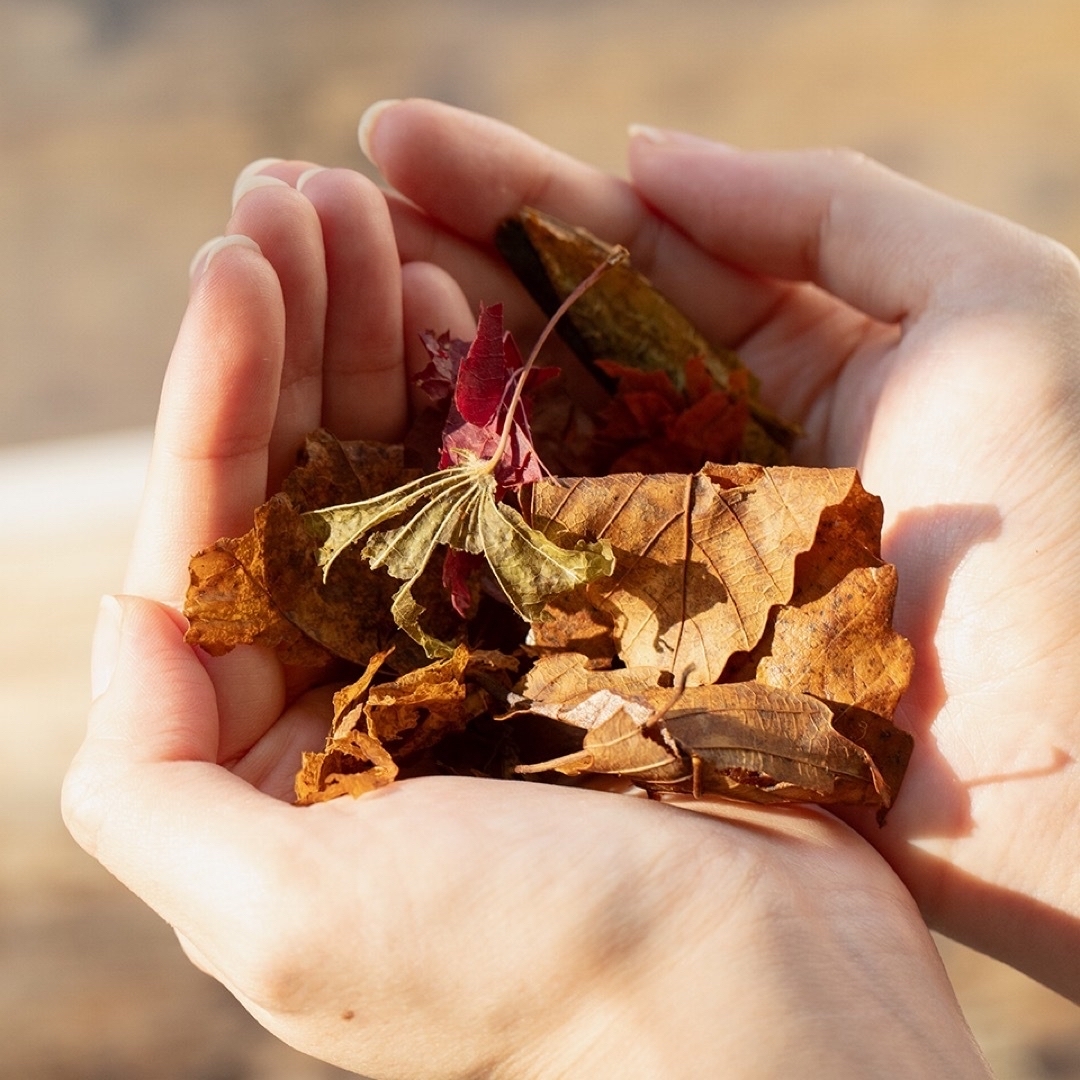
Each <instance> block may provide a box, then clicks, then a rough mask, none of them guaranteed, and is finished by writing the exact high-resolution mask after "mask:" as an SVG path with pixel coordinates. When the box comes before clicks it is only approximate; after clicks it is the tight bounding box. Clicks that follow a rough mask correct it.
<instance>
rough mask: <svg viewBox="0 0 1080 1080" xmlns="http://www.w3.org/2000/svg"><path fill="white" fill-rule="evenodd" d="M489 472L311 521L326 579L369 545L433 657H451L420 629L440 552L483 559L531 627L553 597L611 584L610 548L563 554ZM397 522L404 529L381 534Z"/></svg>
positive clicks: (474, 466) (449, 474) (418, 483)
mask: <svg viewBox="0 0 1080 1080" xmlns="http://www.w3.org/2000/svg"><path fill="white" fill-rule="evenodd" d="M486 465H487V463H486V462H483V461H478V460H473V461H469V462H467V463H465V464H463V465H458V466H456V467H454V468H452V469H444V470H442V471H440V472H437V473H434V474H432V475H430V476H425V477H421V478H420V479H419V480H414V481H412V482H411V483H409V484H405V485H404V486H402V487H400V488H397V489H396V490H394V491H389V492H387V493H386V494H384V495H378V496H376V497H375V498H373V499H366V500H364V501H363V502H358V503H350V504H346V505H343V506H331V507H327V508H325V509H323V510H317V511H314V512H313V513H312V514H310V515H309V517H311V518H318V519H319V520H320V521H322V522H323V523H324V525H325V527H326V528H327V530H328V534H327V537H326V539H325V540H324V541H323V544H322V547H321V548H320V551H319V565H320V566H321V567H322V568H323V576H324V579H325V577H326V576H327V575H328V574H329V573H330V569H331V567H332V566H333V563H334V560H335V559H336V558H337V557H338V555H340V554H341V552H342V551H344V550H345V549H346V548H347V547H349V546H350V545H352V544H357V543H360V542H361V541H364V547H363V552H362V554H363V557H364V559H365V560H367V562H368V563H369V564H370V565H371V566H373V567H384V568H385V569H386V571H387V572H388V573H389V574H390V575H391V576H393V577H396V578H400V579H402V580H403V582H404V584H403V585H402V586H401V588H400V589H398V591H397V592H396V593H395V594H394V599H393V603H392V606H391V614H392V615H393V617H394V621H395V623H397V625H398V626H400V627H401V628H402V630H404V631H405V632H406V633H407V634H408V635H409V636H410V637H411V638H412V639H413V640H414V641H416V642H418V643H419V644H420V645H422V646H423V648H424V650H425V651H426V652H427V653H428V655H429V656H445V655H447V654H448V653H449V652H450V651H452V647H451V646H450V645H449V644H448V643H446V642H444V641H440V640H439V639H437V638H434V637H432V636H431V635H429V634H428V633H427V632H426V631H425V630H424V629H423V628H422V627H421V625H420V618H421V616H422V615H423V611H424V609H423V607H422V606H421V605H420V604H419V603H418V602H417V601H416V599H415V598H414V597H413V594H412V589H413V586H414V585H415V584H416V582H417V580H418V579H419V577H420V575H421V574H422V573H423V572H424V570H425V568H426V567H427V564H428V562H429V561H430V559H431V556H432V554H433V553H434V552H435V550H436V548H438V547H441V546H446V547H452V548H455V549H456V550H458V551H468V552H471V553H472V554H474V555H476V554H480V553H483V555H484V557H485V558H486V559H487V562H488V565H489V566H490V567H491V570H492V573H493V574H494V575H495V578H496V580H497V581H498V582H499V584H500V585H501V586H502V589H503V592H505V594H506V597H507V599H508V600H509V601H510V603H511V604H512V605H513V607H514V609H515V610H516V611H517V612H518V614H519V615H521V616H522V618H524V619H527V620H532V619H534V618H537V617H538V616H539V615H540V612H541V610H542V608H543V606H544V604H545V603H546V602H547V601H548V600H549V599H551V597H553V596H556V595H558V594H559V593H563V592H567V591H569V590H570V589H574V588H576V587H577V586H579V585H583V584H586V583H587V582H590V581H595V580H597V579H598V578H601V577H607V576H609V575H610V574H611V573H612V572H613V571H614V569H615V560H614V556H613V555H612V550H611V545H610V544H608V543H607V542H606V541H601V542H600V543H594V544H587V543H584V542H580V543H579V544H578V545H577V546H576V547H574V548H562V547H559V546H558V545H557V544H555V543H554V542H553V541H551V540H549V539H548V538H547V537H546V536H545V535H544V534H543V533H541V532H538V531H537V530H536V529H533V528H532V527H531V526H529V525H528V524H527V523H526V521H525V519H524V518H523V517H522V516H521V514H519V513H518V512H517V511H516V510H514V509H513V508H512V507H509V506H506V505H504V504H502V503H498V502H496V501H495V478H494V476H493V475H492V472H491V470H490V469H489V468H487V467H486ZM405 515H407V516H405ZM402 517H404V520H400V519H401V518H402ZM391 522H399V523H397V524H392V525H391V527H390V528H380V526H383V525H386V524H388V523H391Z"/></svg>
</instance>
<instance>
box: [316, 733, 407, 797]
mask: <svg viewBox="0 0 1080 1080" xmlns="http://www.w3.org/2000/svg"><path fill="white" fill-rule="evenodd" d="M397 774H398V767H397V765H396V763H395V762H394V759H393V758H392V757H391V756H390V754H389V753H387V751H386V750H385V749H384V748H383V747H382V746H381V745H380V743H379V741H378V739H373V738H371V737H370V736H369V735H365V734H364V733H363V732H360V731H352V732H349V734H348V735H347V736H345V737H344V738H343V739H340V740H337V741H336V742H335V743H334V746H333V748H332V749H328V750H326V751H322V752H320V753H305V754H304V756H303V760H302V762H301V765H300V771H299V772H298V773H297V774H296V781H295V790H296V802H297V803H298V805H300V806H311V805H312V804H313V803H319V802H328V801H329V800H330V799H336V798H337V797H338V796H339V795H352V796H353V797H358V796H360V795H365V794H367V793H368V792H369V791H375V790H376V789H377V788H381V787H386V786H387V784H390V783H392V782H393V781H394V779H395V778H396V776H397Z"/></svg>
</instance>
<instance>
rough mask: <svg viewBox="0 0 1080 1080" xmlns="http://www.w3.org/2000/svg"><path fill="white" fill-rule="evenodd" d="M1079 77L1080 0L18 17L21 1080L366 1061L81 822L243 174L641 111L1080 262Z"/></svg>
mask: <svg viewBox="0 0 1080 1080" xmlns="http://www.w3.org/2000/svg"><path fill="white" fill-rule="evenodd" d="M1078 61H1080V6H1078V5H1076V4H1075V2H1074V0H1034V2H1031V3H1028V4H1017V3H1015V2H1014V0H948V2H943V0H934V2H931V0H894V2H875V0H772V2H767V3H762V2H760V0H684V2H682V3H680V4H670V3H669V4H663V5H660V4H647V3H643V2H639V0H576V2H575V3H569V2H567V0H549V2H548V3H545V4H542V5H530V4H526V3H522V2H517V3H514V2H499V0H469V2H464V3H455V4H448V3H445V2H444V0H396V2H393V3H391V2H389V0H309V2H308V3H305V4H296V3H291V2H287V0H190V2H185V3H179V2H177V3H169V2H168V0H94V2H91V0H84V2H81V3H80V2H76V0H0V159H2V162H3V170H2V179H0V565H3V566H4V567H5V571H6V572H5V574H4V581H3V585H2V590H3V592H2V597H3V610H4V614H5V618H4V619H3V620H2V621H0V760H2V761H3V762H4V763H5V784H4V791H3V794H2V795H0V1075H2V1076H5V1077H6V1076H11V1077H20V1078H22V1080H45V1078H49V1080H67V1078H71V1080H105V1078H108V1080H128V1078H130V1080H246V1078H251V1080H278V1078H282V1080H284V1078H286V1077H287V1078H290V1080H308V1078H323V1077H330V1076H336V1075H342V1074H339V1073H338V1072H337V1071H336V1070H333V1069H330V1068H329V1067H324V1066H322V1065H320V1064H318V1063H316V1062H312V1061H310V1060H309V1059H306V1058H303V1057H301V1056H300V1055H297V1054H295V1053H293V1052H292V1051H290V1050H288V1049H287V1048H285V1047H283V1046H281V1045H280V1044H279V1043H277V1042H276V1041H275V1040H274V1039H272V1038H271V1037H270V1036H268V1035H265V1034H264V1033H263V1032H262V1031H261V1030H260V1029H259V1028H258V1027H257V1026H256V1025H255V1024H254V1023H253V1022H252V1021H250V1020H249V1019H248V1018H247V1016H246V1014H244V1013H243V1012H242V1011H241V1010H240V1009H239V1007H238V1006H236V1005H235V1003H234V1002H233V1001H232V999H231V998H229V996H228V995H227V994H226V993H225V992H224V991H222V990H220V989H219V988H218V987H217V986H216V985H215V984H214V983H212V982H211V981H210V980H209V979H207V978H205V977H204V976H202V975H200V974H199V973H198V972H196V971H195V970H194V969H193V968H191V967H190V965H188V963H187V961H186V960H184V958H183V957H182V956H181V954H180V952H179V949H178V947H177V946H176V944H175V942H174V941H173V939H172V937H171V934H170V932H169V931H168V929H167V928H165V927H164V926H162V925H161V924H160V923H158V921H157V920H156V919H155V917H154V916H152V915H151V914H150V913H149V912H148V911H146V910H145V909H144V908H143V907H142V906H141V905H140V904H139V903H138V902H137V901H135V900H134V899H133V898H131V897H130V896H128V895H127V894H126V893H125V892H124V891H123V890H122V889H121V888H120V887H119V886H118V885H116V884H115V883H114V882H112V881H111V879H109V878H108V877H107V876H106V875H105V874H104V872H103V871H100V870H99V869H98V868H97V867H96V866H95V865H94V864H93V863H92V862H91V861H90V860H89V859H88V858H86V857H84V856H82V855H81V853H79V852H78V851H77V850H76V849H75V848H74V845H73V844H72V843H71V842H70V841H69V840H68V839H67V837H66V834H65V833H64V831H63V829H62V826H61V825H60V822H59V818H58V814H57V810H56V801H57V792H58V787H59V780H60V776H61V775H62V772H63V768H64V765H65V763H66V761H67V760H68V758H69V757H70V755H71V754H72V752H73V751H74V749H75V747H76V745H77V743H78V739H79V735H80V730H81V725H82V722H83V711H84V707H85V699H86V677H85V668H86V654H87V641H88V636H89V632H90V627H91V626H92V623H93V619H94V615H95V610H96V604H97V597H98V596H99V594H100V593H101V592H103V591H106V590H115V589H116V588H117V587H118V586H119V582H120V577H121V573H122V568H123V562H124V558H125V555H126V550H127V545H128V542H129V538H130V535H131V528H132V523H133V519H134V513H135V506H136V503H137V499H138V489H139V485H140V480H141V471H142V468H143V464H144V461H145V454H146V450H147V447H148V436H147V434H146V428H147V427H148V425H149V424H150V422H151V419H152V415H153V408H154V402H155V399H156V395H157V388H158V384H159V382H160V378H161V374H162V372H163V370H164V364H165V360H166V358H167V355H168V349H169V345H170V343H171V338H172V335H173V333H174V331H175V327H176V324H177V321H178V319H179V316H180V313H181V311H182V306H183V302H184V294H185V271H186V266H187V261H188V259H189V258H190V256H191V254H192V253H193V252H194V251H195V249H196V248H197V247H198V245H199V244H200V243H201V242H202V241H203V240H204V239H206V238H208V237H210V236H212V235H214V234H216V233H217V232H219V231H220V230H221V227H222V225H223V223H224V220H225V215H226V213H227V209H228V193H229V190H230V187H231V183H232V179H233V177H234V175H235V173H236V172H237V171H238V170H239V169H240V168H241V167H242V166H243V165H244V164H245V163H246V162H247V161H249V160H250V159H252V158H255V157H261V156H265V155H277V156H297V157H306V158H310V159H313V160H316V161H321V162H323V163H328V164H343V165H352V166H356V167H358V168H366V166H365V165H364V163H363V162H362V161H361V157H360V154H359V152H358V150H357V149H356V147H355V125H356V120H357V118H358V117H359V115H360V112H361V111H362V109H363V108H364V106H365V105H366V104H368V103H369V102H370V101H372V100H375V99H377V98H381V97H400V96H405V95H411V94H422V95H427V96H433V97H439V98H442V99H444V100H447V101H451V102H454V103H457V104H462V105H466V106H469V107H472V108H476V109H479V110H481V111H485V112H488V113H491V114H493V115H496V116H499V117H501V118H503V119H506V120H509V121H511V122H513V123H516V124H518V125H519V126H521V127H523V128H525V129H526V130H528V131H530V132H532V133H533V134H535V135H537V136H539V137H541V138H544V139H546V140H548V141H549V142H551V143H553V144H554V145H556V146H559V147H560V148H562V149H564V150H567V151H569V152H571V153H574V154H577V155H578V156H580V157H583V158H585V159H586V160H589V161H592V162H594V163H596V164H599V165H601V166H604V167H606V168H609V169H612V170H616V171H618V170H620V169H621V160H622V153H623V147H624V143H625V126H626V124H627V123H628V122H630V121H639V122H646V123H653V124H662V125H664V124H666V125H672V126H679V127H684V128H688V129H692V130H695V131H698V132H701V133H703V134H706V135H710V136H714V137H718V138H724V139H727V140H730V141H734V142H739V143H743V144H746V145H754V146H797V145H807V144H847V145H853V146H856V147H858V148H859V149H861V150H864V151H866V152H868V153H870V154H872V155H874V156H877V157H879V158H881V159H882V160H884V161H886V162H887V163H888V164H890V165H893V166H894V167H896V168H898V169H901V170H903V171H905V172H908V173H910V174H912V175H914V176H916V177H917V178H919V179H921V180H923V181H925V182H926V183H928V184H931V185H933V186H936V187H939V188H942V189H944V190H946V191H948V192H949V193H951V194H954V195H956V196H958V197H961V198H964V199H967V200H970V201H973V202H976V203H979V204H981V205H983V206H986V207H989V208H991V209H994V210H996V211H999V212H1001V213H1003V214H1006V215H1008V216H1010V217H1013V218H1016V219H1018V220H1020V221H1022V222H1023V223H1025V224H1027V225H1030V226H1032V227H1034V228H1037V229H1039V230H1041V231H1044V232H1048V233H1050V234H1051V235H1054V236H1055V237H1057V238H1058V239H1060V240H1063V241H1064V242H1065V243H1067V244H1069V245H1070V246H1072V247H1074V248H1077V247H1080V138H1078V137H1077V135H1078V133H1080V62H1078ZM127 429H134V430H127ZM110 433H111V434H110ZM942 951H943V954H944V956H945V959H946V962H947V964H948V966H949V970H950V972H951V974H952V975H953V978H954V981H955V983H956V986H957V991H958V994H959V996H960V999H961V1002H962V1004H963V1005H964V1008H965V1011H966V1013H967V1015H968V1017H969V1020H970V1022H971V1024H972V1026H973V1028H974V1030H975V1032H976V1035H977V1037H978V1038H979V1039H980V1041H981V1043H982V1045H983V1046H984V1048H985V1049H986V1051H987V1053H988V1055H989V1056H990V1058H991V1060H992V1062H993V1064H994V1065H995V1068H996V1070H997V1075H998V1076H999V1078H1001V1080H1039V1078H1045V1080H1051V1078H1070V1077H1080V1010H1078V1009H1077V1008H1076V1007H1074V1006H1072V1005H1070V1004H1068V1003H1066V1002H1064V1001H1062V1000H1061V999H1060V998H1058V997H1056V996H1055V995H1053V994H1051V993H1049V992H1048V991H1046V990H1044V989H1042V988H1040V987H1038V986H1036V985H1035V984H1033V983H1031V982H1030V981H1029V980H1027V979H1025V978H1023V977H1021V976H1019V975H1017V974H1016V973H1015V972H1012V971H1010V970H1009V969H1007V968H1004V967H1002V966H1000V965H998V964H995V963H992V962H990V961H987V960H985V959H984V958H982V957H979V956H976V955H975V954H972V953H970V952H968V951H967V950H963V949H959V948H957V947H955V946H953V945H951V944H949V943H947V942H944V943H942Z"/></svg>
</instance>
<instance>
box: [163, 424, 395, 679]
mask: <svg viewBox="0 0 1080 1080" xmlns="http://www.w3.org/2000/svg"><path fill="white" fill-rule="evenodd" d="M410 475H411V474H410V470H407V469H406V468H405V467H404V465H403V464H402V454H401V449H400V448H392V447H385V446H382V445H380V444H377V443H354V444H348V445H346V444H342V443H339V442H338V441H337V440H336V439H334V438H333V436H331V435H329V434H327V433H326V432H315V433H313V434H312V435H311V436H309V438H308V439H307V441H306V442H305V446H304V449H303V451H302V453H301V456H300V463H299V465H298V467H297V468H296V469H295V470H294V471H293V472H292V473H291V474H290V475H289V477H288V478H287V479H286V482H285V486H284V489H283V491H282V492H280V493H279V494H277V495H275V496H273V497H272V498H271V499H270V500H268V501H267V502H266V503H264V504H263V505H262V506H261V507H259V508H258V509H257V510H256V511H255V522H254V526H253V527H252V529H251V530H250V531H249V532H248V533H246V534H245V535H244V536H243V537H240V538H238V539H222V540H219V541H218V542H217V543H216V544H215V545H214V546H213V547H211V548H208V549H206V550H205V551H201V552H198V553H197V554H196V555H195V556H194V557H193V558H192V560H191V564H190V573H191V583H190V586H189V588H188V593H187V597H186V599H185V607H184V613H185V615H187V617H188V620H189V629H188V633H187V640H188V641H189V642H190V643H192V644H195V645H200V646H202V647H203V648H204V649H206V650H207V651H208V652H210V653H211V654H213V655H220V654H221V653H223V652H227V651H228V650H229V649H231V648H233V647H234V646H236V645H238V644H252V643H255V644H261V645H266V646H268V647H270V648H273V649H275V651H276V652H277V653H278V655H279V657H280V658H281V659H282V661H283V662H285V663H289V664H299V665H304V666H319V665H321V664H324V663H326V662H327V661H328V660H329V659H330V657H331V656H332V655H333V656H340V657H343V658H345V659H348V660H352V661H355V662H358V663H366V662H367V659H368V657H369V656H370V655H371V654H372V653H373V652H375V651H377V650H379V649H381V648H385V647H386V646H387V645H388V644H389V643H390V642H391V640H392V638H393V636H394V634H395V632H396V627H395V626H394V624H393V622H392V620H391V619H390V618H389V617H388V609H389V605H390V602H391V597H392V594H393V586H392V585H391V583H389V582H388V581H387V580H386V578H385V576H383V575H381V574H377V573H375V572H374V571H373V570H372V569H371V568H370V567H369V566H367V565H366V564H365V563H364V562H363V560H362V559H361V558H360V557H359V553H355V554H353V555H350V556H349V557H347V558H346V559H345V560H343V562H342V564H341V566H340V567H339V571H338V574H337V575H336V576H335V580H334V581H333V582H330V583H327V584H323V581H322V571H321V569H320V567H319V565H318V559H317V554H318V550H319V543H318V540H317V539H316V537H315V535H314V534H313V533H312V531H311V529H310V528H309V527H308V526H307V525H306V524H305V519H304V518H303V517H302V515H301V513H300V511H301V510H304V509H307V508H308V507H311V506H313V505H314V506H317V505H319V504H320V503H321V502H322V500H327V499H328V500H330V501H331V502H339V501H342V500H346V499H354V498H366V497H368V496H370V495H374V494H376V493H377V492H379V491H380V490H385V488H386V487H387V486H393V485H394V484H400V483H401V482H402V481H403V480H404V479H408V478H409V477H410Z"/></svg>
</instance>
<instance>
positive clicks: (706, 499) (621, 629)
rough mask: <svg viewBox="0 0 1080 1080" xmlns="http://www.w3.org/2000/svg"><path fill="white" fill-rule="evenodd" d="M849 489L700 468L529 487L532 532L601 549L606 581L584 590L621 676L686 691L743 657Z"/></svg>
mask: <svg viewBox="0 0 1080 1080" xmlns="http://www.w3.org/2000/svg"><path fill="white" fill-rule="evenodd" d="M856 490H857V491H861V490H862V489H861V487H857V477H856V474H855V471H854V470H852V469H837V470H829V469H799V468H789V467H777V468H771V469H766V468H762V467H761V466H755V465H737V466H709V467H708V468H706V469H703V470H702V471H701V472H699V473H696V474H693V475H687V476H682V475H678V474H666V475H659V476H643V475H640V474H633V473H628V474H623V475H618V476H606V477H591V478H584V479H559V478H554V479H550V480H544V481H541V482H540V483H538V484H534V485H533V487H532V491H531V501H530V512H531V515H532V520H533V522H534V524H535V525H536V526H537V528H539V529H541V530H542V531H547V532H551V533H552V535H554V536H556V537H560V536H561V537H562V538H563V539H562V542H564V543H565V542H568V541H567V539H566V537H567V536H569V537H572V538H581V539H588V540H596V539H604V540H607V541H608V542H609V543H610V544H611V545H612V548H613V549H614V552H615V563H616V570H615V573H614V575H613V576H612V577H610V578H607V579H603V580H601V581H598V582H595V583H593V584H591V585H589V586H587V587H586V589H585V590H584V591H583V592H579V594H578V595H583V596H584V597H585V598H586V599H587V601H588V603H589V604H591V605H592V606H593V607H595V608H597V609H599V611H600V612H602V613H605V614H607V615H609V616H610V617H611V618H612V619H613V622H614V630H613V637H614V640H615V642H616V644H617V646H618V651H619V656H620V657H621V658H622V659H623V661H624V662H625V663H626V664H627V665H628V666H645V667H649V666H659V667H663V668H666V669H667V670H668V671H671V672H673V673H676V674H677V675H679V676H682V675H683V674H685V675H686V678H687V682H688V684H689V685H704V684H707V683H711V682H715V681H716V680H717V679H718V678H719V677H720V676H721V674H722V672H723V670H724V667H725V665H726V664H727V662H728V659H729V658H730V657H731V655H732V654H733V653H736V652H745V651H749V650H751V649H753V648H754V647H755V646H756V645H757V643H758V641H759V640H760V639H761V636H762V634H763V633H764V631H765V627H766V623H767V621H768V618H769V614H770V611H771V609H772V608H773V606H774V605H777V604H783V603H786V602H787V601H788V600H789V599H790V597H791V594H792V590H793V588H794V576H795V560H796V557H797V556H798V555H799V554H800V553H801V552H804V551H806V550H808V549H809V548H810V547H811V545H812V544H813V541H814V537H815V536H816V534H817V530H818V523H819V521H820V519H821V515H822V513H823V512H824V510H825V509H826V508H827V507H830V506H834V505H837V504H840V503H843V502H844V501H845V500H846V499H847V498H849V497H850V496H851V495H852V493H853V491H856Z"/></svg>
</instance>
